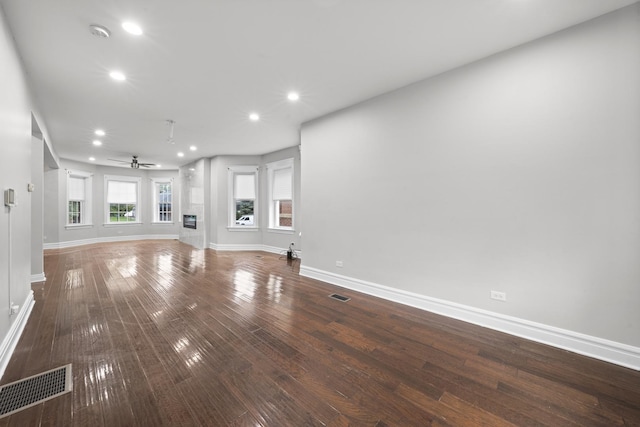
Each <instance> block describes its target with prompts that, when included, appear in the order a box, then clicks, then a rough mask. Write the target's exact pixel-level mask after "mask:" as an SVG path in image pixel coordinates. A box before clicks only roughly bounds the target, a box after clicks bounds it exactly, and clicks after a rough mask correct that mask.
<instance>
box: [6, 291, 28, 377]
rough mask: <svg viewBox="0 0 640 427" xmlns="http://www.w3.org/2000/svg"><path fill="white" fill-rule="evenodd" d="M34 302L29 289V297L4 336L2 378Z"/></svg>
mask: <svg viewBox="0 0 640 427" xmlns="http://www.w3.org/2000/svg"><path fill="white" fill-rule="evenodd" d="M34 304H35V300H34V299H33V291H29V294H28V295H27V298H26V299H25V301H24V303H23V304H22V306H21V307H20V311H19V312H18V313H16V314H15V315H14V316H13V317H15V319H12V320H13V323H11V327H10V328H9V332H8V333H7V335H6V336H5V337H4V339H3V340H2V344H1V345H0V378H2V376H3V375H4V370H5V369H7V365H8V364H9V360H11V356H12V355H13V350H15V348H16V345H17V344H18V340H19V339H20V336H21V335H22V331H23V330H24V327H25V326H26V324H27V320H28V319H29V315H30V314H31V310H32V309H33V305H34Z"/></svg>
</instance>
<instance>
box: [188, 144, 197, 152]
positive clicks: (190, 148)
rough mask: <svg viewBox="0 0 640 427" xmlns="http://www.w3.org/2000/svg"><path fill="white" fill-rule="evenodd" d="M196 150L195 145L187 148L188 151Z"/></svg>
mask: <svg viewBox="0 0 640 427" xmlns="http://www.w3.org/2000/svg"><path fill="white" fill-rule="evenodd" d="M197 149H198V147H196V146H195V145H192V146H190V147H189V150H191V151H196V150H197Z"/></svg>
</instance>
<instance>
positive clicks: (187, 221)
mask: <svg viewBox="0 0 640 427" xmlns="http://www.w3.org/2000/svg"><path fill="white" fill-rule="evenodd" d="M196 218H197V217H196V215H182V226H183V227H184V228H193V229H194V230H195V229H196V228H197V227H196V222H197V221H196Z"/></svg>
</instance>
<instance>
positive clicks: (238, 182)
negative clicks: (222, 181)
mask: <svg viewBox="0 0 640 427" xmlns="http://www.w3.org/2000/svg"><path fill="white" fill-rule="evenodd" d="M228 181H229V228H233V229H238V230H240V229H245V230H246V229H257V228H258V224H259V222H258V198H257V193H258V188H259V187H258V167H257V166H233V167H230V168H229V172H228Z"/></svg>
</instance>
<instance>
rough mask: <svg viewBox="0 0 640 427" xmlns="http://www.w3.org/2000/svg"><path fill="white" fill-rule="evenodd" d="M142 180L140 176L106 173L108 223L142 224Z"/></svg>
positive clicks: (105, 190) (106, 220) (106, 217)
mask: <svg viewBox="0 0 640 427" xmlns="http://www.w3.org/2000/svg"><path fill="white" fill-rule="evenodd" d="M140 181H141V179H140V178H139V177H130V176H113V175H105V177H104V187H105V189H104V194H105V200H106V203H105V207H106V210H105V223H106V224H140V222H141V221H140V218H141V216H140V215H141V212H140V206H141V203H140Z"/></svg>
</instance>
